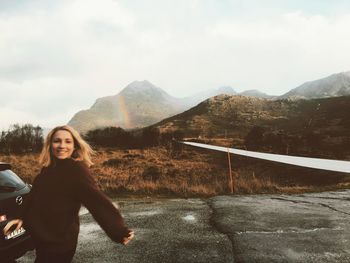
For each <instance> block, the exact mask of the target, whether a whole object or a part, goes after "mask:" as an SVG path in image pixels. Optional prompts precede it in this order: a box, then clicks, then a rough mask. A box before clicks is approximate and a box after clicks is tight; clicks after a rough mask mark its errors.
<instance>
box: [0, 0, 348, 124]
mask: <svg viewBox="0 0 350 263" xmlns="http://www.w3.org/2000/svg"><path fill="white" fill-rule="evenodd" d="M349 46H350V1H345V0H344V1H342V0H332V1H329V0H310V1H305V0H264V1H261V0H242V1H238V0H122V1H117V0H66V1H64V0H50V1H48V0H1V1H0V92H1V96H0V98H1V100H0V101H1V103H0V129H3V128H7V127H8V125H9V124H13V123H28V122H29V123H32V124H35V125H37V124H39V125H41V126H42V127H53V126H55V125H60V124H65V123H67V122H68V121H69V120H70V118H72V117H73V115H74V113H76V112H77V111H78V110H81V109H87V108H90V107H91V105H92V104H93V103H94V101H95V100H96V99H97V98H98V97H103V96H108V95H115V94H117V93H118V92H119V91H120V90H121V89H123V88H124V87H125V86H126V85H127V84H129V83H130V82H132V81H134V80H145V79H146V80H148V81H150V82H152V83H153V84H155V85H156V86H158V87H160V88H162V89H164V90H165V91H167V92H168V93H169V94H171V95H173V96H177V97H184V96H188V95H191V94H193V93H195V92H199V91H202V90H206V89H212V88H218V87H220V86H232V87H233V88H234V89H235V90H236V91H243V90H248V89H258V90H260V91H263V92H266V93H268V94H272V95H280V94H283V93H285V92H287V91H289V90H290V89H292V88H295V87H297V86H298V85H300V84H302V83H304V82H306V81H309V80H315V79H318V78H322V77H326V76H328V75H331V74H333V73H338V72H343V71H349V70H350V65H349V63H350V52H349Z"/></svg>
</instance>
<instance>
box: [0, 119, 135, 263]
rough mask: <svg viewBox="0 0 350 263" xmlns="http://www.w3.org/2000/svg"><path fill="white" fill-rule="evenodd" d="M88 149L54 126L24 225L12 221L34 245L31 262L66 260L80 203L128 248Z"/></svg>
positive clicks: (128, 237)
mask: <svg viewBox="0 0 350 263" xmlns="http://www.w3.org/2000/svg"><path fill="white" fill-rule="evenodd" d="M92 153H93V151H92V149H91V147H90V146H89V145H88V144H87V143H86V142H85V141H84V140H83V139H82V138H81V137H80V135H79V133H78V132H77V131H75V130H74V129H73V128H72V127H70V126H67V125H65V126H59V127H56V128H54V129H53V130H52V131H51V132H50V133H49V134H48V135H47V138H46V140H45V143H44V146H43V150H42V152H41V154H40V157H39V163H40V164H41V166H42V170H41V172H40V174H39V175H38V176H37V177H36V178H35V179H34V182H33V188H32V191H31V193H30V196H29V198H28V200H26V203H25V204H24V206H25V209H24V215H23V222H22V221H21V220H13V221H12V222H11V223H10V224H8V226H7V227H5V229H4V232H8V231H9V229H10V227H11V226H12V225H14V224H16V225H17V229H19V228H20V227H21V226H22V223H23V224H24V228H25V229H27V230H28V231H29V232H30V234H31V236H32V238H33V241H34V244H35V247H36V260H35V262H36V263H40V262H50V263H51V262H60V263H64V262H71V260H72V258H73V256H74V253H75V250H76V247H77V240H78V233H79V209H80V207H81V205H82V204H83V205H84V206H85V207H86V208H87V209H88V210H89V211H90V213H91V214H92V216H93V217H94V219H95V220H96V221H97V222H98V224H99V225H100V226H101V227H102V229H103V230H104V231H105V232H106V234H107V235H108V236H109V237H110V238H111V239H112V240H113V241H115V242H118V243H122V244H124V245H125V244H127V243H128V242H129V241H130V240H131V239H132V238H133V236H134V233H133V232H132V231H131V230H129V229H128V228H127V226H126V225H125V223H124V220H123V218H122V216H121V214H120V212H119V211H118V210H117V209H116V208H115V207H114V205H113V204H112V203H111V201H110V200H109V199H108V198H107V197H106V195H104V194H103V193H102V192H101V191H100V190H99V189H98V187H97V185H96V183H95V181H94V180H93V178H92V176H91V174H90V171H89V169H88V167H89V166H90V165H92V162H91V155H92Z"/></svg>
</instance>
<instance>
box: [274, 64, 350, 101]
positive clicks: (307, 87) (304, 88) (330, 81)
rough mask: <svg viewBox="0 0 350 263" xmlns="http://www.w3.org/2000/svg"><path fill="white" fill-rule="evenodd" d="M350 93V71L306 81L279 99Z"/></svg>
mask: <svg viewBox="0 0 350 263" xmlns="http://www.w3.org/2000/svg"><path fill="white" fill-rule="evenodd" d="M346 95H350V71H348V72H341V73H337V74H333V75H330V76H328V77H326V78H322V79H319V80H314V81H309V82H306V83H304V84H302V85H300V86H299V87H297V88H295V89H292V90H291V91H289V92H287V93H286V94H283V95H282V96H280V97H278V99H287V98H290V99H313V98H328V97H339V96H346Z"/></svg>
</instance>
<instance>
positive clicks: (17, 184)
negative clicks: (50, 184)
mask: <svg viewBox="0 0 350 263" xmlns="http://www.w3.org/2000/svg"><path fill="white" fill-rule="evenodd" d="M24 186H25V183H24V182H23V181H22V180H21V178H19V177H18V176H17V175H16V174H15V173H14V172H12V171H11V170H4V171H0V191H1V189H7V188H14V189H21V188H23V187H24Z"/></svg>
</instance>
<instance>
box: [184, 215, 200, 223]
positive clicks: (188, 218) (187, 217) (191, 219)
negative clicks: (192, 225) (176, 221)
mask: <svg viewBox="0 0 350 263" xmlns="http://www.w3.org/2000/svg"><path fill="white" fill-rule="evenodd" d="M182 219H183V220H185V221H188V222H196V221H197V219H196V217H195V216H194V215H192V214H188V215H186V216H184V217H183V218H182Z"/></svg>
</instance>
